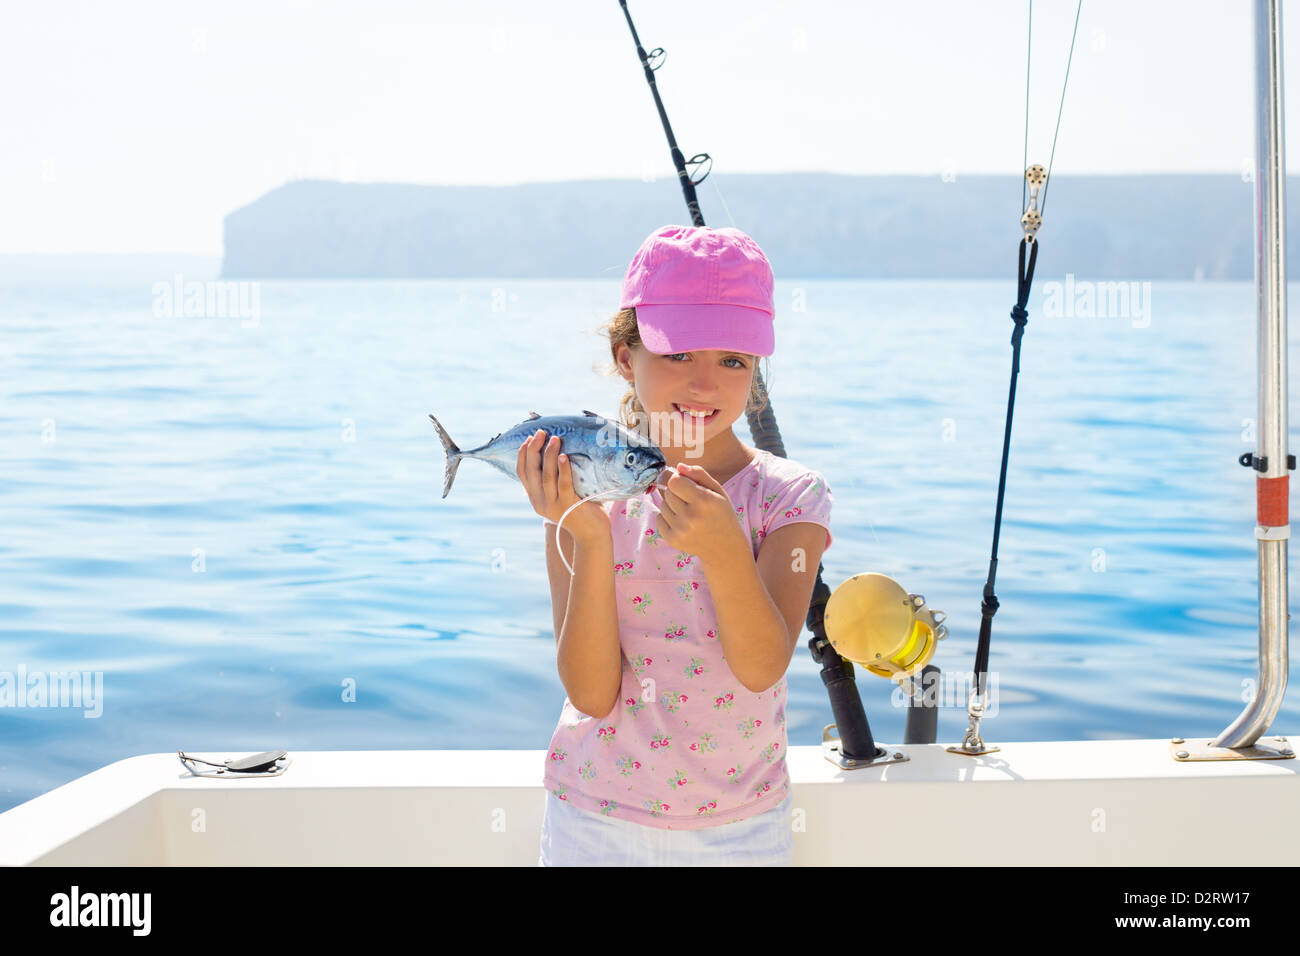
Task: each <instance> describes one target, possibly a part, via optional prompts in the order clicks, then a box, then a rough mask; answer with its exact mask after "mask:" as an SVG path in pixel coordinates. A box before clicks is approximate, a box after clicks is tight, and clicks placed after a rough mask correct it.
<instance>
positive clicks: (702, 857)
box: [537, 790, 794, 866]
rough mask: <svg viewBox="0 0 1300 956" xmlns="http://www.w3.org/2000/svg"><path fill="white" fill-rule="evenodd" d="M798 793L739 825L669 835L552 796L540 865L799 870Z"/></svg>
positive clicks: (549, 796) (548, 798)
mask: <svg viewBox="0 0 1300 956" xmlns="http://www.w3.org/2000/svg"><path fill="white" fill-rule="evenodd" d="M793 801H794V793H793V792H791V793H788V794H786V797H785V799H784V800H783V801H781V802H780V803H779V804H777V805H776V806H775V807H773V808H772V809H771V810H765V811H763V812H762V813H760V814H758V815H756V816H752V817H750V818H748V819H746V820H741V821H739V822H738V823H724V824H721V825H720V826H712V827H702V828H700V829H698V830H666V829H663V828H661V827H652V826H647V825H645V824H642V823H633V822H632V821H630V820H620V819H618V818H616V817H607V816H605V815H604V814H603V813H593V812H591V811H590V810H582V809H579V808H578V807H575V806H573V805H572V804H570V803H569V802H568V801H567V800H561V799H560V798H559V797H557V796H555V794H553V793H551V792H550V791H549V790H548V791H547V792H546V812H545V814H544V815H543V817H542V855H541V858H540V859H539V860H538V861H537V865H538V866H793V865H794V831H793V830H792V829H791V827H790V806H791V804H792V803H793Z"/></svg>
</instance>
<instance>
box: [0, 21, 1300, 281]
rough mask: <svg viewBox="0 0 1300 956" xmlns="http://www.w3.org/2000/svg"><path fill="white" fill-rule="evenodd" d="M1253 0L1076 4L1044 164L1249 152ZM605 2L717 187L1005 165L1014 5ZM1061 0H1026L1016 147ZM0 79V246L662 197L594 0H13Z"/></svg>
mask: <svg viewBox="0 0 1300 956" xmlns="http://www.w3.org/2000/svg"><path fill="white" fill-rule="evenodd" d="M1252 6H1253V5H1252V3H1249V2H1246V0H1193V2H1187V0H1178V2H1174V0H1084V3H1083V13H1082V16H1081V18H1080V21H1079V34H1078V41H1077V45H1076V48H1075V55H1074V64H1073V67H1072V68H1071V75H1070V87H1069V91H1068V93H1067V96H1066V102H1065V114H1064V119H1063V121H1062V124H1061V133H1060V142H1059V145H1058V146H1057V152H1056V163H1055V167H1054V172H1056V173H1060V174H1067V173H1130V172H1161V171H1178V172H1231V173H1239V172H1240V171H1241V169H1242V166H1243V164H1247V165H1249V164H1250V163H1251V162H1252V158H1251V157H1252V150H1253V127H1252V122H1253V120H1252V115H1253V114H1252V109H1253V99H1252V98H1253V87H1252V67H1251V37H1252V33H1251V29H1252V28H1251V10H1252ZM629 8H630V10H631V12H632V16H633V18H634V19H635V22H636V27H637V31H638V32H639V33H640V35H641V40H642V43H643V44H644V46H645V47H646V49H647V50H648V49H651V48H653V47H655V46H662V47H664V48H666V49H667V51H668V57H667V61H666V63H665V64H664V66H663V68H662V69H661V70H660V71H659V72H658V73H657V74H656V77H657V80H658V83H659V87H660V93H661V95H662V96H663V97H664V101H665V106H666V108H667V110H668V115H669V118H670V120H671V121H672V124H673V129H674V131H675V133H676V134H677V140H678V143H679V144H680V145H681V148H682V150H683V152H684V153H685V154H686V155H687V156H688V157H689V156H690V155H692V154H693V153H697V152H708V153H711V154H712V155H713V157H714V167H713V169H714V171H713V173H712V175H711V179H712V178H713V177H716V180H714V182H715V183H716V185H717V187H718V188H719V189H720V190H722V193H723V196H724V197H725V190H726V176H727V175H728V174H729V173H742V172H744V173H749V172H788V171H828V172H840V173H921V174H927V175H929V174H932V175H939V173H940V172H941V171H942V170H945V169H949V170H951V171H952V172H953V173H955V174H956V175H957V176H959V177H960V176H961V175H962V174H973V173H996V174H1005V175H1007V176H1009V177H1013V178H1018V177H1019V176H1020V174H1021V171H1022V170H1021V156H1022V152H1023V148H1024V143H1023V136H1024V122H1025V49H1026V19H1027V10H1028V4H1027V2H1026V0H1007V2H1002V0H985V2H973V0H933V2H929V0H927V2H924V3H919V2H913V3H903V2H898V0H895V2H889V3H886V2H876V0H869V2H868V0H863V2H844V0H841V2H831V0H690V2H685V0H629ZM1074 11H1075V2H1074V0H1037V2H1035V3H1034V36H1033V39H1034V45H1033V63H1032V68H1033V74H1032V77H1031V79H1032V87H1033V92H1032V95H1031V100H1030V118H1029V124H1030V127H1029V133H1030V144H1029V145H1030V162H1035V161H1037V162H1042V163H1043V164H1046V163H1047V158H1048V153H1049V151H1050V149H1051V142H1052V130H1053V125H1054V123H1055V121H1056V109H1057V104H1058V100H1059V97H1060V93H1061V81H1062V78H1063V76H1064V70H1065V60H1066V55H1067V52H1068V50H1069V45H1070V32H1071V28H1072V26H1073V23H1074ZM1285 14H1290V16H1289V17H1288V16H1286V15H1285ZM1297 20H1300V8H1292V9H1290V10H1286V11H1285V12H1284V17H1283V24H1284V39H1285V40H1286V41H1287V47H1288V52H1287V55H1286V59H1285V75H1286V76H1287V77H1288V78H1289V77H1292V76H1295V75H1298V74H1297V70H1300V59H1297V57H1300V46H1297V44H1300V24H1298V23H1297V22H1296V21H1297ZM1289 85H1290V86H1291V89H1292V90H1295V85H1294V84H1293V83H1292V84H1289ZM0 88H3V90H4V91H5V93H4V96H3V97H0V253H43V252H49V253H63V252H78V253H86V252H123V253H142V252H175V253H196V254H203V255H219V254H220V253H221V243H222V239H221V222H222V217H223V216H224V215H225V214H226V213H228V212H231V211H233V210H234V209H236V208H238V207H239V206H242V205H244V204H246V203H248V202H250V201H252V200H254V199H256V198H257V197H258V196H259V195H261V194H263V193H265V192H266V191H268V190H270V189H273V188H275V187H276V186H278V185H281V184H282V183H284V182H286V181H288V180H292V179H299V178H327V179H342V180H344V181H352V182H405V183H430V184H437V183H456V184H470V183H484V184H504V183H519V182H546V181H555V180H565V179H585V178H607V177H609V178H618V177H636V178H641V177H646V178H649V177H651V176H658V177H663V178H665V180H666V181H665V184H664V188H665V189H670V190H676V189H677V186H676V183H675V182H672V181H671V177H672V176H673V170H672V165H671V161H670V159H669V155H668V149H667V145H666V142H665V140H664V136H663V132H662V129H661V127H660V124H659V118H658V115H657V113H656V112H655V109H654V104H653V101H652V99H651V96H650V91H649V88H648V87H647V85H646V83H645V79H644V76H643V74H642V71H641V68H640V65H639V64H638V63H637V59H636V52H635V48H634V47H633V44H632V38H631V34H630V33H629V32H628V29H627V24H626V21H625V20H624V18H623V14H622V11H621V9H620V8H619V5H618V2H617V0H571V2H565V0H555V2H542V0H492V2H486V3H470V2H465V0H457V2H445V0H438V2H408V3H397V2H383V0H378V2H376V0H367V2H364V3H363V2H358V0H353V2H348V3H322V2H288V0H258V2H246V0H235V2H221V3H188V2H177V0H168V2H143V0H141V2H122V3H100V4H90V3H86V4H77V3H71V2H65V0H42V2H40V3H27V4H10V5H9V6H8V7H7V8H6V15H5V18H4V22H3V28H0ZM1287 106H1288V109H1287V124H1288V128H1289V129H1292V130H1294V129H1295V127H1296V123H1297V122H1300V106H1298V105H1297V103H1296V97H1295V96H1290V97H1288V100H1287ZM1292 141H1293V142H1294V141H1295V140H1294V137H1292ZM1288 168H1289V169H1290V170H1291V171H1295V170H1296V169H1298V168H1300V155H1296V150H1288ZM712 185H713V183H710V182H706V183H705V184H704V186H703V187H702V189H703V190H704V191H705V192H703V193H702V196H703V195H712V193H711V192H709V190H711V188H712ZM684 214H685V213H684V210H683V215H684Z"/></svg>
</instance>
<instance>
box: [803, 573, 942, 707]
mask: <svg viewBox="0 0 1300 956" xmlns="http://www.w3.org/2000/svg"><path fill="white" fill-rule="evenodd" d="M946 617H947V615H946V614H944V613H943V611H934V610H931V609H930V608H928V607H926V605H925V598H923V597H922V596H921V595H919V594H910V593H908V592H907V591H906V590H904V588H903V586H902V585H901V584H899V583H898V582H897V581H895V580H894V579H893V578H891V577H889V576H888V575H886V574H876V573H875V572H865V573H863V574H855V575H853V577H851V578H849V579H848V580H847V581H845V582H844V583H843V584H841V585H840V586H839V587H837V588H836V589H835V591H834V593H832V594H831V596H830V599H829V600H828V601H827V602H826V612H825V614H824V616H823V623H824V624H825V627H826V636H827V638H829V639H830V642H831V646H832V647H834V648H835V652H836V653H837V654H839V655H840V657H843V658H844V659H845V660H849V661H852V662H853V663H855V664H861V665H862V666H863V667H865V668H866V669H867V670H869V671H871V673H873V674H876V675H878V676H880V677H887V678H889V679H890V680H894V681H897V682H898V685H899V687H900V688H901V689H902V691H903V693H904V694H906V695H907V696H908V697H911V696H913V695H914V694H915V693H916V691H917V690H918V687H917V686H916V683H915V682H914V681H913V677H914V676H917V675H919V674H920V672H921V669H922V668H923V667H925V665H926V664H928V663H929V661H930V658H931V657H933V656H934V652H935V649H936V647H937V645H938V643H939V641H941V640H943V639H944V638H945V637H947V636H948V628H946V627H944V624H943V621H944V619H945V618H946Z"/></svg>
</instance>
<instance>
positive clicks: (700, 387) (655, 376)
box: [619, 346, 758, 448]
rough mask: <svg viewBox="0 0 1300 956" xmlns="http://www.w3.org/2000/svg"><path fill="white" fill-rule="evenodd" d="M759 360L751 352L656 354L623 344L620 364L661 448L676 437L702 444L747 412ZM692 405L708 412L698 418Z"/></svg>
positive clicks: (709, 350)
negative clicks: (692, 412)
mask: <svg viewBox="0 0 1300 956" xmlns="http://www.w3.org/2000/svg"><path fill="white" fill-rule="evenodd" d="M757 361H758V359H757V358H756V357H755V356H753V355H747V354H746V353H744V352H730V351H725V350H722V349H701V350H698V351H695V352H677V353H674V354H672V355H657V354H655V353H654V352H651V351H650V350H649V349H646V348H645V347H643V346H641V347H637V348H635V349H629V348H628V347H627V346H624V347H623V349H622V350H621V351H620V359H619V364H620V366H621V367H622V369H623V377H624V378H626V379H627V380H628V382H629V383H631V384H632V385H633V387H634V388H635V389H636V393H637V397H638V398H639V399H640V400H641V404H642V405H643V406H644V407H645V410H646V412H648V413H649V414H650V416H651V422H650V427H651V429H652V431H651V438H652V439H655V440H656V444H658V445H659V447H661V448H662V447H664V445H665V443H668V444H673V443H676V442H678V441H682V442H684V443H685V444H688V445H692V446H697V445H703V443H704V442H707V441H708V440H709V439H711V438H713V437H714V436H715V435H718V434H720V433H722V432H724V431H726V430H727V429H729V428H730V427H731V425H732V423H733V422H735V421H736V419H738V418H739V417H740V416H741V415H743V414H744V413H745V405H746V403H747V402H748V401H749V390H750V388H751V386H752V384H753V380H754V363H755V362H757ZM690 409H693V410H704V411H707V412H709V413H710V415H709V417H708V418H705V419H696V418H694V417H691V415H690V412H689V411H688V410H690ZM656 424H657V425H658V436H657V437H656V435H655V433H654V431H653V429H654V428H655V425H656ZM677 436H683V437H680V438H679V437H677Z"/></svg>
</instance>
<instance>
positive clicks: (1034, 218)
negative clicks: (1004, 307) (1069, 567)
mask: <svg viewBox="0 0 1300 956" xmlns="http://www.w3.org/2000/svg"><path fill="white" fill-rule="evenodd" d="M1082 9H1083V0H1079V2H1078V6H1077V7H1076V9H1075V13H1074V32H1073V34H1072V35H1071V37H1070V55H1069V58H1068V59H1067V60H1066V65H1065V84H1064V85H1063V86H1062V87H1061V102H1060V105H1059V106H1058V107H1057V111H1056V132H1055V133H1053V135H1052V152H1051V156H1050V157H1049V158H1048V161H1047V169H1046V170H1044V169H1043V167H1042V166H1038V165H1034V166H1026V168H1025V178H1024V185H1023V186H1022V190H1021V210H1022V214H1021V217H1020V221H1021V225H1022V226H1023V227H1024V231H1025V235H1024V237H1023V238H1022V239H1021V240H1020V255H1019V264H1018V268H1017V272H1016V304H1015V305H1014V306H1012V308H1011V319H1012V321H1013V322H1014V323H1015V328H1014V329H1013V330H1012V332H1011V349H1012V351H1011V385H1010V387H1009V389H1008V392H1007V420H1006V428H1005V430H1004V431H1003V434H1002V468H1001V472H1000V473H999V475H998V502H997V510H996V512H995V514H994V519H993V547H992V551H991V554H990V557H989V573H988V579H987V580H986V581H985V582H984V597H983V600H982V601H981V602H980V631H979V643H978V645H977V646H976V649H975V670H974V674H973V675H972V681H971V694H970V701H969V704H968V716H969V717H970V726H969V728H968V729H967V731H966V735H965V737H964V738H963V739H962V742H961V746H960V747H949V748H948V749H949V750H950V751H953V752H956V753H976V754H978V753H988V752H989V751H990V750H996V749H997V748H996V747H992V748H990V747H987V746H986V745H985V744H984V741H983V740H982V739H981V738H980V733H979V722H980V719H981V718H982V717H983V715H984V703H985V701H984V692H985V686H984V685H985V676H986V674H987V672H988V665H989V640H990V638H991V636H992V631H993V615H994V614H996V613H997V610H998V599H997V595H996V594H995V593H994V586H993V585H994V579H995V578H996V577H997V571H998V538H999V536H1000V534H1001V530H1002V503H1003V496H1004V494H1005V492H1006V486H1007V457H1008V454H1009V452H1010V450H1011V420H1012V417H1013V416H1014V415H1015V409H1016V376H1017V375H1018V374H1019V373H1020V340H1021V338H1022V337H1023V335H1024V332H1025V326H1026V325H1027V324H1028V322H1029V313H1028V311H1027V310H1026V309H1025V305H1026V304H1027V303H1028V301H1029V289H1030V286H1031V285H1032V283H1033V281H1034V265H1035V264H1036V263H1037V261H1038V239H1037V232H1038V229H1039V228H1040V227H1041V226H1042V224H1043V216H1042V214H1043V209H1044V208H1046V204H1047V182H1048V180H1049V179H1050V178H1051V167H1052V163H1053V161H1054V160H1055V159H1056V138H1057V136H1058V135H1059V134H1060V132H1061V115H1062V112H1063V111H1064V109H1065V91H1066V88H1067V87H1068V86H1069V83H1070V64H1071V63H1072V62H1073V60H1074V43H1075V40H1076V39H1077V37H1078V35H1079V14H1080V12H1081V11H1082ZM1033 25H1034V0H1029V40H1027V41H1026V52H1025V149H1024V162H1026V163H1028V160H1029V58H1030V51H1031V50H1032V47H1033V42H1032V41H1033V29H1034V26H1033ZM1030 186H1032V187H1033V189H1032V190H1030V192H1029V200H1028V204H1026V202H1025V198H1024V197H1025V190H1027V189H1029V187H1030ZM1040 187H1041V189H1042V192H1043V196H1042V202H1041V203H1039V198H1038V191H1039V188H1040ZM1026 251H1028V253H1029V261H1028V267H1026V262H1025V253H1026Z"/></svg>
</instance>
